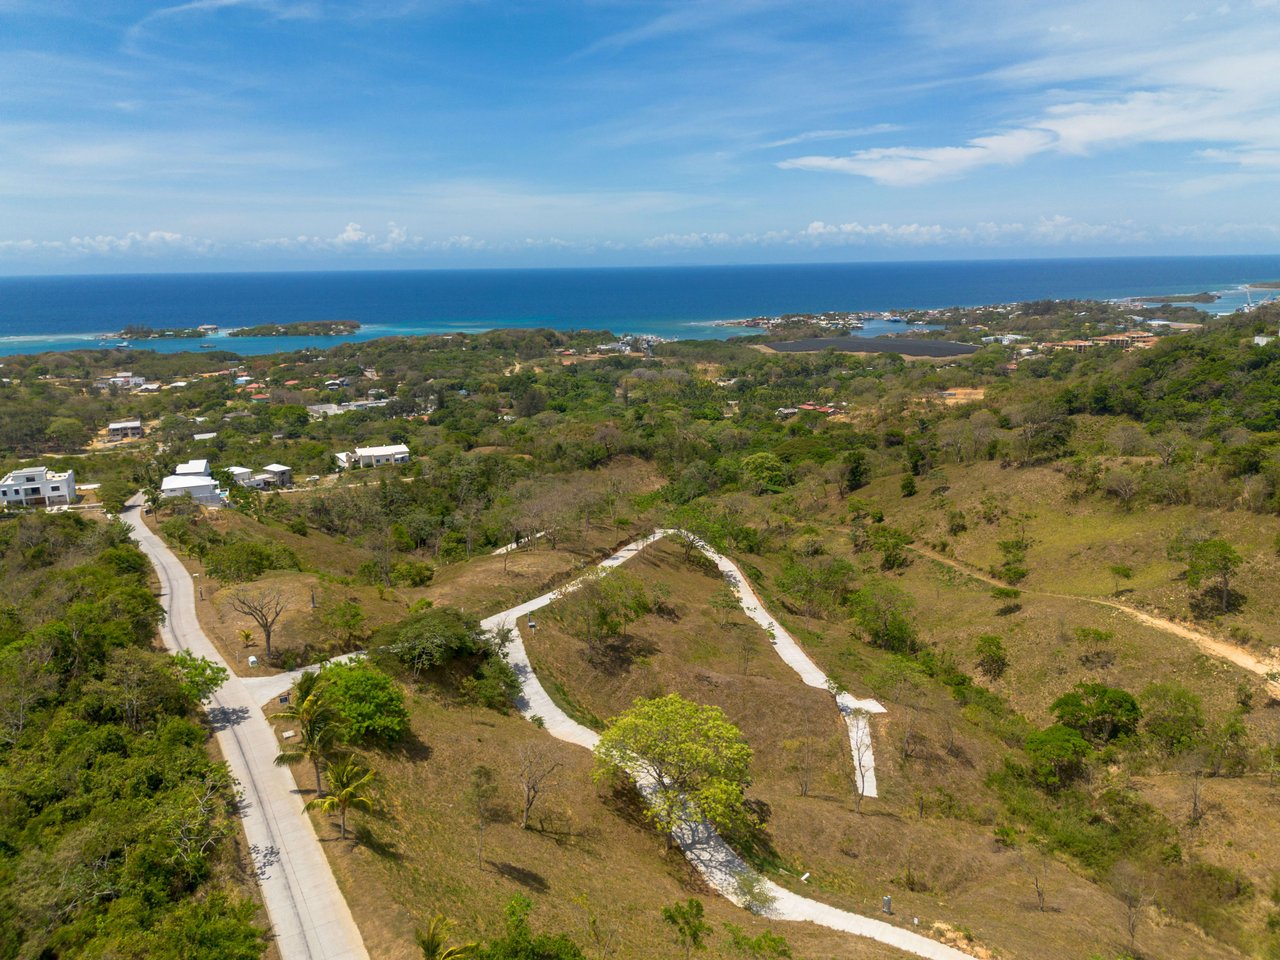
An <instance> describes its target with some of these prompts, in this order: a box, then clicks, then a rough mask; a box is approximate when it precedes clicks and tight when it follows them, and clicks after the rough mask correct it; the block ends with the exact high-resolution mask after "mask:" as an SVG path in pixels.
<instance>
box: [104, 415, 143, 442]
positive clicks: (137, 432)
mask: <svg viewBox="0 0 1280 960" xmlns="http://www.w3.org/2000/svg"><path fill="white" fill-rule="evenodd" d="M142 435H143V431H142V421H141V420H116V421H114V422H113V423H108V424H107V439H108V440H128V439H131V438H136V437H141V436H142Z"/></svg>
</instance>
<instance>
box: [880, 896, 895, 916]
mask: <svg viewBox="0 0 1280 960" xmlns="http://www.w3.org/2000/svg"><path fill="white" fill-rule="evenodd" d="M880 909H881V911H882V912H884V913H893V897H882V898H881V900H880Z"/></svg>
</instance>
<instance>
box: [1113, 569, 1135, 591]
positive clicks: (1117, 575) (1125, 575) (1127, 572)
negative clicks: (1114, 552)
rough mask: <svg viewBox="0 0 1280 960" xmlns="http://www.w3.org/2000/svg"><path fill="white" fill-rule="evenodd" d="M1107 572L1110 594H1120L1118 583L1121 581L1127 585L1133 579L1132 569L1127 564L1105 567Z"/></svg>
mask: <svg viewBox="0 0 1280 960" xmlns="http://www.w3.org/2000/svg"><path fill="white" fill-rule="evenodd" d="M1107 570H1108V571H1109V572H1110V573H1111V586H1112V590H1111V592H1112V593H1119V592H1120V582H1121V581H1122V580H1123V581H1125V582H1126V583H1127V582H1128V581H1130V580H1132V579H1133V567H1131V566H1129V565H1128V564H1127V563H1113V564H1112V565H1111V566H1109V567H1107Z"/></svg>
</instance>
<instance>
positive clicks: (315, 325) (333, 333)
mask: <svg viewBox="0 0 1280 960" xmlns="http://www.w3.org/2000/svg"><path fill="white" fill-rule="evenodd" d="M359 329H360V322H359V321H358V320H299V321H296V322H294V323H259V324H256V325H255V326H252V327H238V328H236V329H235V330H230V331H228V332H227V336H228V337H346V336H350V335H351V334H353V333H355V332H356V331H357V330H359Z"/></svg>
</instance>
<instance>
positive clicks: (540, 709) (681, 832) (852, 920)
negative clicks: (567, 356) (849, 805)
mask: <svg viewBox="0 0 1280 960" xmlns="http://www.w3.org/2000/svg"><path fill="white" fill-rule="evenodd" d="M678 533H679V531H674V530H659V531H657V532H655V533H653V534H651V535H650V536H648V537H644V538H642V539H640V540H637V541H635V542H634V543H630V544H628V545H627V546H625V547H623V548H622V549H621V550H619V551H618V552H617V553H615V554H613V555H612V556H611V557H609V558H608V559H606V560H604V561H603V562H602V563H601V564H600V566H601V567H616V566H618V565H619V564H622V563H625V562H626V561H627V560H629V559H631V558H632V557H634V556H635V555H636V554H638V553H639V552H640V551H641V550H643V549H644V548H645V547H646V546H648V545H649V544H651V543H653V542H654V541H656V540H659V539H661V538H662V537H664V536H666V535H667V534H678ZM695 542H696V543H698V545H699V549H701V550H702V551H703V552H704V553H706V554H707V556H709V557H711V558H712V559H714V560H715V561H716V564H717V566H718V567H719V568H720V569H721V570H722V571H723V572H725V574H726V578H728V577H729V575H730V574H732V575H733V577H735V578H736V582H735V581H734V580H730V582H731V583H733V584H734V587H735V590H736V591H737V593H738V596H739V599H740V600H742V602H743V609H744V610H746V611H747V614H748V616H751V618H752V619H753V620H755V621H756V622H757V623H759V624H760V625H761V626H762V627H765V629H766V630H769V629H770V628H769V626H767V625H766V624H772V628H773V629H772V630H771V631H770V633H771V636H772V639H773V642H774V645H775V646H776V647H777V648H778V650H779V655H780V656H782V658H783V659H784V660H785V661H786V662H787V663H788V664H789V665H790V666H791V667H792V669H794V670H795V671H796V672H797V673H799V674H800V675H801V677H802V678H804V679H805V682H806V683H808V684H809V685H810V686H815V687H823V688H826V687H827V679H826V676H825V675H824V674H823V673H822V671H820V670H819V669H818V668H817V666H816V665H815V664H814V663H813V661H812V660H810V659H809V658H808V657H807V656H806V655H805V653H804V651H803V650H801V649H800V647H799V645H798V644H796V642H795V640H794V638H792V637H791V635H790V634H789V633H787V631H786V630H785V629H783V627H782V625H781V624H779V623H778V622H777V621H776V620H774V619H773V617H771V616H770V615H769V613H768V612H767V611H766V610H764V607H763V605H762V604H761V603H760V601H759V599H758V598H757V597H756V596H755V594H754V593H753V592H752V590H751V588H750V586H749V585H748V584H747V582H746V579H745V578H744V577H743V576H742V571H741V570H739V569H738V568H737V566H736V565H735V564H734V563H733V562H732V561H731V560H728V559H727V558H725V557H722V556H721V555H720V554H718V553H716V552H715V551H714V550H712V549H711V548H710V547H709V546H707V545H706V544H703V543H702V542H701V541H695ZM580 582H581V581H575V582H574V583H571V584H569V585H568V586H567V587H563V588H561V589H560V590H555V591H552V592H551V593H544V594H543V595H542V596H540V597H536V598H535V599H533V600H529V601H527V602H525V603H522V604H520V605H519V606H516V607H512V608H511V609H510V610H504V611H503V612H502V613H497V614H494V615H493V616H491V617H488V618H487V619H485V620H484V621H483V623H482V626H483V627H484V628H485V629H486V630H489V631H498V630H503V629H510V630H511V633H512V637H511V643H510V645H509V646H508V647H507V658H508V660H509V661H510V662H511V665H512V666H513V667H514V668H515V671H516V675H517V676H518V677H519V678H520V688H521V695H520V698H519V699H518V701H517V706H518V707H519V709H520V712H521V713H523V714H524V715H525V716H526V717H535V716H536V717H538V718H539V720H540V721H541V722H542V725H543V727H544V728H545V729H546V730H547V732H548V733H550V734H551V735H552V736H554V737H556V738H557V739H559V740H564V741H567V742H569V743H576V744H578V745H579V746H582V747H586V748H587V749H588V750H590V749H593V748H594V747H595V745H596V744H597V743H598V742H599V741H600V737H599V735H598V734H597V733H595V731H593V730H589V729H587V728H586V727H584V726H582V725H581V724H579V723H577V722H576V721H574V720H573V719H571V718H570V717H569V715H568V714H566V713H565V712H564V711H563V710H561V709H560V708H559V707H558V706H556V704H555V702H554V701H553V700H552V699H551V697H550V696H549V695H548V694H547V691H546V690H545V689H544V688H543V686H542V684H541V683H540V682H539V681H538V678H537V676H536V675H535V674H534V672H533V668H532V667H531V666H530V664H529V655H528V652H527V651H526V650H525V646H524V643H523V641H522V640H521V639H520V634H519V631H518V630H516V629H515V626H516V624H517V623H518V622H519V620H520V618H522V617H525V618H527V617H528V616H529V614H531V613H533V612H535V611H537V610H541V609H542V608H543V607H545V606H547V604H549V603H551V602H552V601H553V600H555V599H556V598H557V597H558V596H560V595H562V594H564V593H567V592H570V591H572V590H573V589H574V588H575V586H576V585H577V584H578V583H580ZM753 611H754V612H753ZM784 650H785V651H786V652H785V653H784ZM837 702H838V703H839V706H840V712H841V713H842V714H844V716H845V719H846V721H847V722H848V723H849V735H850V743H851V745H854V757H855V760H857V759H858V750H857V746H856V743H857V742H858V741H855V740H854V737H855V736H857V737H860V738H865V743H866V744H868V745H869V744H870V736H871V735H870V730H869V728H868V727H867V723H866V716H867V712H870V711H871V710H874V711H875V712H877V713H882V712H884V707H882V706H881V705H880V704H879V703H876V702H875V701H874V700H855V699H854V698H853V697H851V696H850V695H849V694H847V693H842V694H840V695H839V696H838V697H837ZM863 705H869V706H863ZM855 728H856V729H857V731H858V732H857V733H856V734H855ZM868 752H869V751H868ZM858 768H859V771H860V772H861V770H862V769H863V763H862V761H859V762H858ZM868 776H869V777H870V778H871V779H869V780H868V781H867V785H868V786H870V788H871V789H873V790H874V787H875V780H874V776H875V771H874V768H870V769H869V771H868ZM637 786H638V787H639V788H640V791H641V793H648V792H650V791H651V790H652V789H653V784H652V783H648V782H645V780H644V778H643V777H641V778H638V779H637ZM873 795H874V794H866V793H864V796H873ZM674 836H675V840H676V842H677V843H678V844H679V845H680V849H681V850H682V851H683V852H684V855H685V857H686V858H687V859H688V860H689V862H690V863H691V864H693V866H694V868H695V869H697V871H698V872H699V873H700V874H702V876H703V878H704V879H706V881H707V883H708V884H709V885H710V886H711V887H712V888H713V889H714V890H716V891H717V892H718V893H719V894H721V895H722V896H724V897H726V898H727V899H729V900H731V901H733V902H734V903H736V904H738V905H739V906H746V897H745V896H744V894H743V879H744V878H746V877H750V876H753V871H752V870H751V868H750V867H749V866H747V864H746V863H745V862H744V861H743V860H742V858H741V857H739V856H738V855H737V853H735V852H734V851H733V848H732V847H730V846H729V844H728V843H726V842H725V840H724V839H723V838H722V837H721V836H720V835H719V834H718V833H717V832H716V831H715V830H714V829H713V828H712V827H711V825H710V824H708V823H706V822H701V821H700V822H697V823H690V824H685V825H683V826H682V827H681V828H679V829H678V830H676V832H675V834H674ZM760 890H761V892H762V893H763V895H764V897H763V899H765V900H768V901H769V902H768V904H767V905H765V906H763V909H760V907H761V906H762V905H761V904H759V903H757V904H755V906H756V908H757V909H759V912H760V913H761V914H762V915H764V916H767V917H772V918H775V919H778V920H795V921H801V922H803V921H808V922H810V923H816V924H819V925H821V926H824V927H829V928H831V929H833V930H840V931H843V932H845V933H851V934H854V935H856V936H860V937H867V938H868V939H871V940H876V941H879V942H880V943H886V944H889V945H890V946H893V947H897V948H898V949H900V950H903V951H905V952H907V953H910V954H913V955H915V956H917V957H925V958H927V960H972V958H971V957H970V956H969V954H967V953H964V952H962V951H960V950H957V949H955V948H954V947H949V946H947V945H946V944H942V943H939V942H938V941H936V940H931V939H930V938H928V937H925V936H922V935H921V934H918V933H914V932H912V931H910V930H904V929H902V928H901V927H896V926H894V925H893V924H891V923H886V922H885V921H883V920H876V919H874V918H872V917H864V916H862V915H860V914H856V913H850V912H849V911H847V910H840V909H838V908H836V907H833V906H830V905H828V904H825V903H819V902H818V901H816V900H810V899H808V898H806V897H802V896H800V895H799V894H796V893H792V892H791V891H790V890H787V889H786V888H784V887H781V886H779V885H777V884H776V883H773V882H772V881H770V880H763V879H761V881H760Z"/></svg>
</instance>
